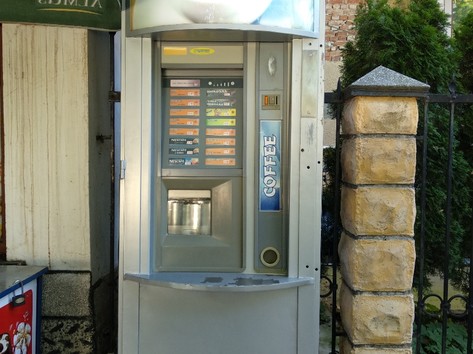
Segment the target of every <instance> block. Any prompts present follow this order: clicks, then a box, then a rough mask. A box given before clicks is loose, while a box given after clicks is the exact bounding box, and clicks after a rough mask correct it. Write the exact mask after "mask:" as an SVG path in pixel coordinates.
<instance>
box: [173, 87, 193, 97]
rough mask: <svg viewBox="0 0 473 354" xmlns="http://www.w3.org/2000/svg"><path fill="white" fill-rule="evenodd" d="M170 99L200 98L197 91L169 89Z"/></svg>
mask: <svg viewBox="0 0 473 354" xmlns="http://www.w3.org/2000/svg"><path fill="white" fill-rule="evenodd" d="M169 94H170V95H171V97H198V96H200V90H199V89H171V91H170V93H169Z"/></svg>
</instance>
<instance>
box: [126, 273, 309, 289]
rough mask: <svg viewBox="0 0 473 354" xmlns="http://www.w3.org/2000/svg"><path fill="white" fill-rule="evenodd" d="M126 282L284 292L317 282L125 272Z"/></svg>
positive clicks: (252, 276)
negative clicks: (283, 290)
mask: <svg viewBox="0 0 473 354" xmlns="http://www.w3.org/2000/svg"><path fill="white" fill-rule="evenodd" d="M124 279H125V280H129V281H135V282H138V283H141V284H147V285H154V286H161V287H167V288H173V289H181V290H198V291H221V292H226V291H228V292H254V291H270V290H282V289H288V288H295V287H300V286H305V285H313V284H314V283H315V279H314V278H311V277H285V276H280V275H266V274H246V273H194V272H160V273H153V274H131V273H126V274H125V275H124Z"/></svg>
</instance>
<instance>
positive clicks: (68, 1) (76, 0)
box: [37, 0, 102, 11]
mask: <svg viewBox="0 0 473 354" xmlns="http://www.w3.org/2000/svg"><path fill="white" fill-rule="evenodd" d="M100 1H101V0H37V2H38V4H40V5H51V6H55V7H63V9H62V10H63V11H67V10H69V11H70V10H71V9H72V10H78V9H77V8H78V7H82V8H89V9H101V8H102V3H101V2H100ZM45 10H46V9H45ZM56 10H60V9H58V8H56Z"/></svg>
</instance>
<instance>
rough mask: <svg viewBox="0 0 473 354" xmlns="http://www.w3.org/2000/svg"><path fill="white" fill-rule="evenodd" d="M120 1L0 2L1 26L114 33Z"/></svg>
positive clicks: (50, 0) (118, 19) (117, 28)
mask: <svg viewBox="0 0 473 354" xmlns="http://www.w3.org/2000/svg"><path fill="white" fill-rule="evenodd" d="M120 13H121V0H1V1H0V22H14V23H37V24H49V25H64V26H73V27H86V28H92V29H102V30H107V31H117V30H119V29H120V27H121V26H120V21H121V15H120Z"/></svg>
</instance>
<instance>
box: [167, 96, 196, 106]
mask: <svg viewBox="0 0 473 354" xmlns="http://www.w3.org/2000/svg"><path fill="white" fill-rule="evenodd" d="M169 104H170V106H171V107H182V106H184V107H194V106H197V107H198V106H200V100H199V99H181V98H179V99H176V98H175V99H171V100H170V101H169Z"/></svg>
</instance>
